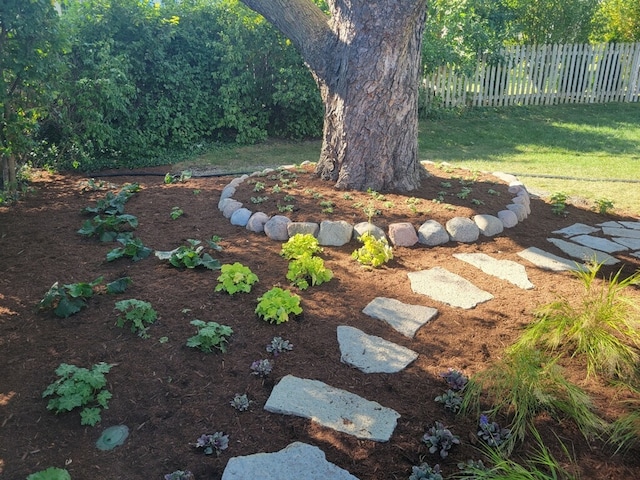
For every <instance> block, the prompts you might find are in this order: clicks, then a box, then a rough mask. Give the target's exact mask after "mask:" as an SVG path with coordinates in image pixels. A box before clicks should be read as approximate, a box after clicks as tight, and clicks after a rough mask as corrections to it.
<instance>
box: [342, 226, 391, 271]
mask: <svg viewBox="0 0 640 480" xmlns="http://www.w3.org/2000/svg"><path fill="white" fill-rule="evenodd" d="M359 240H360V242H362V244H363V245H362V247H360V248H359V249H357V250H355V251H354V252H353V253H352V254H351V256H352V257H353V258H354V259H356V260H357V261H358V263H360V264H361V265H365V266H370V267H374V268H376V267H379V266H381V265H383V264H385V263H387V262H388V261H389V260H391V259H393V248H392V247H391V246H390V245H389V242H387V239H386V238H380V239H378V238H376V237H374V236H373V235H371V233H369V232H365V233H363V234H362V235H360V238H359Z"/></svg>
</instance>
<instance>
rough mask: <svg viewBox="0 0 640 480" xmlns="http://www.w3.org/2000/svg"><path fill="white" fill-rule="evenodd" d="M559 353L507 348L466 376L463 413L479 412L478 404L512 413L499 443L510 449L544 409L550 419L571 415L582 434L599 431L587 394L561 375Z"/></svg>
mask: <svg viewBox="0 0 640 480" xmlns="http://www.w3.org/2000/svg"><path fill="white" fill-rule="evenodd" d="M557 361H558V357H551V356H550V355H548V354H546V353H544V352H541V351H539V350H535V349H527V348H511V349H509V350H507V351H506V352H505V354H504V356H503V357H502V358H501V359H500V360H498V361H496V362H494V363H493V364H492V365H491V366H490V367H489V368H487V369H486V370H484V371H482V372H479V373H477V374H476V375H474V376H473V377H471V379H470V380H469V383H468V384H467V386H466V387H465V390H464V392H465V393H464V399H463V402H462V409H461V411H462V412H465V413H467V412H470V411H472V410H473V411H475V412H476V413H479V412H480V405H481V404H486V405H493V407H492V408H491V409H489V411H488V412H487V413H488V414H489V415H491V416H495V415H497V414H502V415H506V416H509V417H510V418H511V424H510V425H509V428H510V430H511V436H510V437H509V439H508V440H507V441H506V442H504V449H505V450H506V451H508V452H510V451H511V450H512V449H513V447H514V443H515V442H516V441H517V440H520V441H524V439H525V436H526V432H527V431H528V430H530V431H533V430H535V426H534V420H535V419H536V417H537V416H538V415H539V414H540V413H542V412H547V413H548V414H550V415H551V416H553V417H555V418H568V419H570V420H573V422H575V424H576V425H577V427H578V428H579V429H580V431H581V432H582V433H583V434H584V435H585V436H589V437H590V436H593V435H597V434H599V433H601V432H602V431H603V430H604V428H605V425H606V424H605V422H604V421H603V420H602V419H601V418H600V417H598V416H597V415H596V414H595V413H594V412H593V410H592V403H591V399H590V398H589V396H588V395H587V393H586V392H585V391H584V390H582V389H581V388H580V387H578V386H577V385H575V384H573V383H571V382H570V381H569V380H567V379H566V377H565V374H564V371H563V369H562V368H561V367H560V366H559V365H558V364H557Z"/></svg>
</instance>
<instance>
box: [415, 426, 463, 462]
mask: <svg viewBox="0 0 640 480" xmlns="http://www.w3.org/2000/svg"><path fill="white" fill-rule="evenodd" d="M422 443H424V444H425V445H426V446H427V447H429V453H436V452H438V453H439V454H440V457H442V458H447V456H448V455H449V450H451V447H453V446H454V445H459V444H460V438H459V437H458V436H457V435H454V434H453V433H451V430H449V429H448V428H446V427H445V426H444V425H443V424H442V423H441V422H435V425H434V426H433V427H431V428H430V429H429V431H427V433H425V434H424V435H423V436H422Z"/></svg>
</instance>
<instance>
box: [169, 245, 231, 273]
mask: <svg viewBox="0 0 640 480" xmlns="http://www.w3.org/2000/svg"><path fill="white" fill-rule="evenodd" d="M187 243H188V245H182V246H180V247H178V248H177V249H176V250H175V251H174V252H172V254H171V257H170V258H169V263H170V264H171V265H173V266H174V267H178V268H181V267H184V268H196V267H200V266H202V267H205V268H208V269H209V270H219V269H220V268H221V264H220V262H219V261H218V260H216V259H214V258H213V257H212V256H211V255H209V254H208V253H207V252H204V246H202V245H200V244H201V243H202V242H201V241H200V240H193V239H188V240H187Z"/></svg>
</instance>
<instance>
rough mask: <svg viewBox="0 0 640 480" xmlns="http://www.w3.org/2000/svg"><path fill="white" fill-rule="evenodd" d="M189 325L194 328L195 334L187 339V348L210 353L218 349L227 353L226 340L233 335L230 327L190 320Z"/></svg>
mask: <svg viewBox="0 0 640 480" xmlns="http://www.w3.org/2000/svg"><path fill="white" fill-rule="evenodd" d="M190 323H191V325H193V326H194V327H196V329H197V333H196V335H194V336H193V337H189V338H188V339H187V347H191V348H197V349H199V350H201V351H203V352H207V353H211V352H212V351H213V349H214V348H215V349H218V350H220V351H221V352H222V353H225V352H226V351H227V343H228V338H229V337H230V336H231V335H232V334H233V330H232V329H231V327H228V326H227V325H220V324H219V323H217V322H203V321H202V320H198V319H195V320H192V321H191V322H190Z"/></svg>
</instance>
